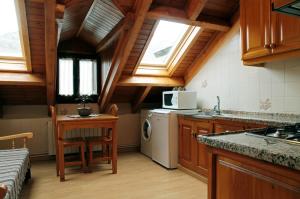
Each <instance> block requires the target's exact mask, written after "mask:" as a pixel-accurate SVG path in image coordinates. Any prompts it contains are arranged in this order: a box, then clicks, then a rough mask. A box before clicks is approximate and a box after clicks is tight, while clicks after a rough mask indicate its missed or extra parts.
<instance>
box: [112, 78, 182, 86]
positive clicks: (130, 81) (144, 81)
mask: <svg viewBox="0 0 300 199" xmlns="http://www.w3.org/2000/svg"><path fill="white" fill-rule="evenodd" d="M118 86H159V87H177V86H184V80H183V78H181V77H172V78H171V77H151V76H130V75H124V76H122V77H121V78H120V79H119V81H118Z"/></svg>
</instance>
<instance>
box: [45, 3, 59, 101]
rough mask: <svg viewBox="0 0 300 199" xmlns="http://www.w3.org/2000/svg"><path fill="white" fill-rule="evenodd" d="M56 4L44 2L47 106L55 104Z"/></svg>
mask: <svg viewBox="0 0 300 199" xmlns="http://www.w3.org/2000/svg"><path fill="white" fill-rule="evenodd" d="M55 11H56V2H55V1H53V0H45V59H46V86H47V104H48V105H54V104H55V87H56V56H57V47H56V46H57V26H56V16H55V13H56V12H55Z"/></svg>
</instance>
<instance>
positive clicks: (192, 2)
mask: <svg viewBox="0 0 300 199" xmlns="http://www.w3.org/2000/svg"><path fill="white" fill-rule="evenodd" d="M206 2H207V0H188V3H187V6H186V14H187V17H188V19H190V20H196V19H197V17H198V16H199V14H200V13H201V12H202V10H203V8H204V6H205V4H206Z"/></svg>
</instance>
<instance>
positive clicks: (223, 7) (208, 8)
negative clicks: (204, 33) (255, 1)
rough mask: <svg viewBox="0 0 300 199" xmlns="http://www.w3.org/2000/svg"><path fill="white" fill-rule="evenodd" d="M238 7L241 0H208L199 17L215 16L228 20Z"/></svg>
mask: <svg viewBox="0 0 300 199" xmlns="http://www.w3.org/2000/svg"><path fill="white" fill-rule="evenodd" d="M238 8H239V0H208V1H207V3H206V4H205V6H204V9H203V11H202V12H201V14H200V16H199V17H198V19H201V18H204V17H214V18H216V19H222V20H226V21H228V20H230V18H231V17H232V15H234V13H235V12H236V11H237V10H238Z"/></svg>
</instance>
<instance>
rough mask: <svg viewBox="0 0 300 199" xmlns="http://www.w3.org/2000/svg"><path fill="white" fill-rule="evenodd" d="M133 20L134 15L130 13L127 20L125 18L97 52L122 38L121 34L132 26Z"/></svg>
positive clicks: (102, 42) (109, 34)
mask: <svg viewBox="0 0 300 199" xmlns="http://www.w3.org/2000/svg"><path fill="white" fill-rule="evenodd" d="M132 19H133V14H132V13H128V14H127V15H126V17H125V18H123V19H122V20H121V21H120V22H119V23H118V24H117V25H116V26H115V27H114V28H113V29H112V30H111V31H110V32H109V33H108V34H107V35H106V36H105V37H104V38H103V39H102V40H101V41H100V42H99V44H98V45H97V47H96V52H97V53H99V52H100V51H101V50H103V49H105V48H106V47H107V46H109V44H110V43H111V42H112V41H114V40H115V39H116V38H118V37H119V36H120V33H121V32H122V31H124V30H126V29H127V28H129V25H130V24H131V21H132Z"/></svg>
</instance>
